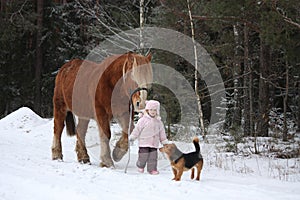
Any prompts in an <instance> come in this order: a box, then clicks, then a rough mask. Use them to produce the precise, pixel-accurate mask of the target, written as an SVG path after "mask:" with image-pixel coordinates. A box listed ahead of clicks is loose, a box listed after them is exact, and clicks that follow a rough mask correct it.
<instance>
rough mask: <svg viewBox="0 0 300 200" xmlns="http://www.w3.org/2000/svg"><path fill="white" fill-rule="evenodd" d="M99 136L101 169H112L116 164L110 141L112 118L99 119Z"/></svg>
mask: <svg viewBox="0 0 300 200" xmlns="http://www.w3.org/2000/svg"><path fill="white" fill-rule="evenodd" d="M97 121H98V127H99V132H100V133H99V134H100V147H101V152H100V159H101V162H100V167H112V166H114V163H113V161H112V159H111V151H110V146H109V141H110V138H111V132H110V118H109V116H105V115H100V116H99V117H97Z"/></svg>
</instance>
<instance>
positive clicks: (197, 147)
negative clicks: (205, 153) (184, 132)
mask: <svg viewBox="0 0 300 200" xmlns="http://www.w3.org/2000/svg"><path fill="white" fill-rule="evenodd" d="M193 143H194V145H195V149H196V152H197V153H200V145H199V138H198V137H195V138H194V139H193Z"/></svg>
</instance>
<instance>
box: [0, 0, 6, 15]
mask: <svg viewBox="0 0 300 200" xmlns="http://www.w3.org/2000/svg"><path fill="white" fill-rule="evenodd" d="M5 6H6V0H1V10H0V11H1V12H4V10H5Z"/></svg>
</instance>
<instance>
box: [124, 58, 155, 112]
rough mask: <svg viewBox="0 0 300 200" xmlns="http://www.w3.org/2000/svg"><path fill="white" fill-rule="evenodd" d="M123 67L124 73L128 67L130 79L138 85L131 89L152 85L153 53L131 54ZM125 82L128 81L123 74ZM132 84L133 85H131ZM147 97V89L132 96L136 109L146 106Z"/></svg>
mask: <svg viewBox="0 0 300 200" xmlns="http://www.w3.org/2000/svg"><path fill="white" fill-rule="evenodd" d="M130 55H132V56H130ZM128 64H129V65H130V66H125V65H124V67H123V74H125V71H126V68H129V69H131V70H130V72H129V73H130V79H131V80H133V82H134V83H135V84H134V85H136V86H135V87H134V88H132V87H131V90H132V91H133V90H135V89H136V88H138V87H139V88H147V89H149V88H150V87H151V83H152V81H153V71H152V66H151V54H148V55H147V56H142V55H138V54H130V53H129V58H128V61H127V65H128ZM123 80H124V83H125V82H126V80H125V78H124V76H123ZM125 84H126V83H125ZM131 86H132V85H131ZM146 99H147V91H145V90H141V91H139V92H137V93H136V94H133V96H132V102H133V105H134V110H135V111H139V110H141V109H144V108H145V105H146V104H145V101H146Z"/></svg>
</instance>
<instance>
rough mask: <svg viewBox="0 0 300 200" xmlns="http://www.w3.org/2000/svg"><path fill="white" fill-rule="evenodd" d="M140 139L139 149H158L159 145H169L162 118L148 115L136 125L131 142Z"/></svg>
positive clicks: (130, 137) (130, 138)
mask: <svg viewBox="0 0 300 200" xmlns="http://www.w3.org/2000/svg"><path fill="white" fill-rule="evenodd" d="M137 138H138V141H139V147H153V148H158V147H159V143H162V144H167V143H168V139H167V136H166V132H165V128H164V125H163V123H162V121H161V120H160V117H154V118H153V117H150V116H149V115H148V114H147V113H145V114H144V115H143V117H142V118H140V119H139V120H138V122H137V124H136V125H135V128H134V129H133V131H132V133H131V135H130V136H129V140H135V139H137Z"/></svg>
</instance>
